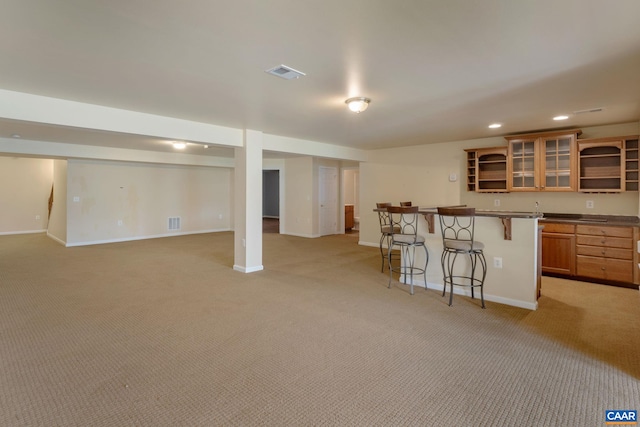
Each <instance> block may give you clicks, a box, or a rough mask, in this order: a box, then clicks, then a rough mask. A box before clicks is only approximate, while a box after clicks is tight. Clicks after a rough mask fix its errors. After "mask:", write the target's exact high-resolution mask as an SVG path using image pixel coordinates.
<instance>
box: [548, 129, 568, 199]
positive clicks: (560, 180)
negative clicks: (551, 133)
mask: <svg viewBox="0 0 640 427" xmlns="http://www.w3.org/2000/svg"><path fill="white" fill-rule="evenodd" d="M543 143H544V163H543V165H542V166H543V168H542V169H543V172H542V180H543V181H542V188H541V189H542V190H547V191H553V190H559V191H567V190H574V187H575V184H574V180H573V174H572V167H571V160H572V158H573V155H572V152H571V147H572V137H571V136H561V137H557V138H551V139H544V140H543Z"/></svg>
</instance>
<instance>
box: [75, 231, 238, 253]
mask: <svg viewBox="0 0 640 427" xmlns="http://www.w3.org/2000/svg"><path fill="white" fill-rule="evenodd" d="M223 231H231V229H229V228H218V229H212V230H199V231H188V232H184V233H167V234H156V235H153V236H134V237H123V238H120V239H106V240H94V241H91V242H77V243H67V244H66V245H65V246H66V247H68V248H70V247H74V246H90V245H102V244H105V243H120V242H131V241H134V240H147V239H159V238H162V237H174V236H186V235H189V234H205V233H219V232H223Z"/></svg>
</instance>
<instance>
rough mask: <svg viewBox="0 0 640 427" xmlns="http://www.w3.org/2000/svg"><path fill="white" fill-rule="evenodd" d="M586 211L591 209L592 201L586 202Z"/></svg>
mask: <svg viewBox="0 0 640 427" xmlns="http://www.w3.org/2000/svg"><path fill="white" fill-rule="evenodd" d="M587 209H593V200H587Z"/></svg>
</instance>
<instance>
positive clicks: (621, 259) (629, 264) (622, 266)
mask: <svg viewBox="0 0 640 427" xmlns="http://www.w3.org/2000/svg"><path fill="white" fill-rule="evenodd" d="M633 247H634V240H633V228H631V227H608V226H594V225H578V226H577V227H576V254H577V257H576V266H577V274H578V276H583V277H589V278H594V279H601V280H612V281H618V282H627V283H633V281H634V280H633V279H634V268H633V267H634V262H633V256H634V254H633Z"/></svg>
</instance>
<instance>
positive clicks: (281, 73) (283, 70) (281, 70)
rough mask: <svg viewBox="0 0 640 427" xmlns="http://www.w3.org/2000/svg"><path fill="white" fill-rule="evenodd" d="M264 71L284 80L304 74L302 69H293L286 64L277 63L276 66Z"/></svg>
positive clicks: (297, 77)
mask: <svg viewBox="0 0 640 427" xmlns="http://www.w3.org/2000/svg"><path fill="white" fill-rule="evenodd" d="M265 73H269V74H273V75H274V76H277V77H281V78H283V79H286V80H292V79H299V78H300V77H304V76H306V74H305V73H303V72H302V71H298V70H294V69H293V68H291V67H287V66H286V65H278V66H277V67H273V68H271V69H269V70H265Z"/></svg>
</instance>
